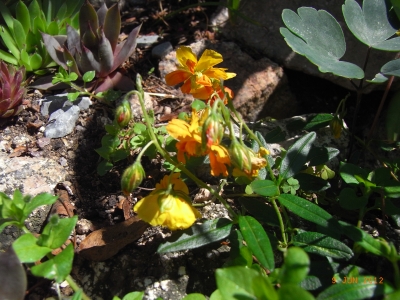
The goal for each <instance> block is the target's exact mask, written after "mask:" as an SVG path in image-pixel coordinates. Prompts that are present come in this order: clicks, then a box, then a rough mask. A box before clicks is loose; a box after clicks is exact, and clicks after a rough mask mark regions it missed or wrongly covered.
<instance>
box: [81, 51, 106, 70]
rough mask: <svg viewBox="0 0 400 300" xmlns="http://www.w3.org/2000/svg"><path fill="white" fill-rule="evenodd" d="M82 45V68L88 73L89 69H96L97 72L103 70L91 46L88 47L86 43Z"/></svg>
mask: <svg viewBox="0 0 400 300" xmlns="http://www.w3.org/2000/svg"><path fill="white" fill-rule="evenodd" d="M81 47H82V54H81V55H82V57H81V65H80V66H81V69H82V72H83V73H86V72H88V71H92V70H95V71H96V73H100V71H101V66H100V62H98V61H97V60H96V58H95V57H94V55H93V52H92V51H90V49H89V48H86V47H85V46H84V45H81Z"/></svg>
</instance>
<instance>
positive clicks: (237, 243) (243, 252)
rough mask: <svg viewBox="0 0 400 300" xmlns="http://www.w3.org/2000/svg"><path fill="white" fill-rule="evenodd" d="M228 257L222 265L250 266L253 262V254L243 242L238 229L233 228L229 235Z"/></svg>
mask: <svg viewBox="0 0 400 300" xmlns="http://www.w3.org/2000/svg"><path fill="white" fill-rule="evenodd" d="M228 238H229V241H230V244H229V246H230V247H231V249H230V252H229V259H228V260H227V261H226V262H225V263H224V265H223V266H224V267H234V266H244V267H251V265H252V263H253V254H252V253H251V251H250V249H249V247H247V246H246V245H245V244H244V240H243V236H242V234H241V233H240V230H234V231H232V233H231V234H230V235H229V237H228Z"/></svg>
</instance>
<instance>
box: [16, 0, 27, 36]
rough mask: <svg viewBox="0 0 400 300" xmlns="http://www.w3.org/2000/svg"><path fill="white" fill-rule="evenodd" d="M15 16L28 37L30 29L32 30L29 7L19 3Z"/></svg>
mask: <svg viewBox="0 0 400 300" xmlns="http://www.w3.org/2000/svg"><path fill="white" fill-rule="evenodd" d="M15 15H16V19H17V20H18V21H20V22H21V25H22V27H23V29H24V33H25V35H27V34H28V31H29V29H30V28H31V18H30V15H29V10H28V7H27V6H26V5H25V3H23V2H22V1H18V3H17V6H16V8H15ZM14 33H15V32H14Z"/></svg>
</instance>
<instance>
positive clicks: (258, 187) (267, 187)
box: [250, 180, 279, 197]
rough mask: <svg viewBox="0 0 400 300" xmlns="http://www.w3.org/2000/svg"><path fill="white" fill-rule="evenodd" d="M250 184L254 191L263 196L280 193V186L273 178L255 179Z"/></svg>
mask: <svg viewBox="0 0 400 300" xmlns="http://www.w3.org/2000/svg"><path fill="white" fill-rule="evenodd" d="M250 186H251V188H252V189H253V192H255V193H256V194H259V195H261V196H266V197H273V196H277V195H279V187H277V186H276V184H275V182H273V181H272V180H254V181H253V182H252V183H251V184H250Z"/></svg>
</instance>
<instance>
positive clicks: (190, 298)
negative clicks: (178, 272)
mask: <svg viewBox="0 0 400 300" xmlns="http://www.w3.org/2000/svg"><path fill="white" fill-rule="evenodd" d="M182 300H206V297H204V295H203V294H200V293H193V294H189V295H187V296H186V297H184V298H182Z"/></svg>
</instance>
